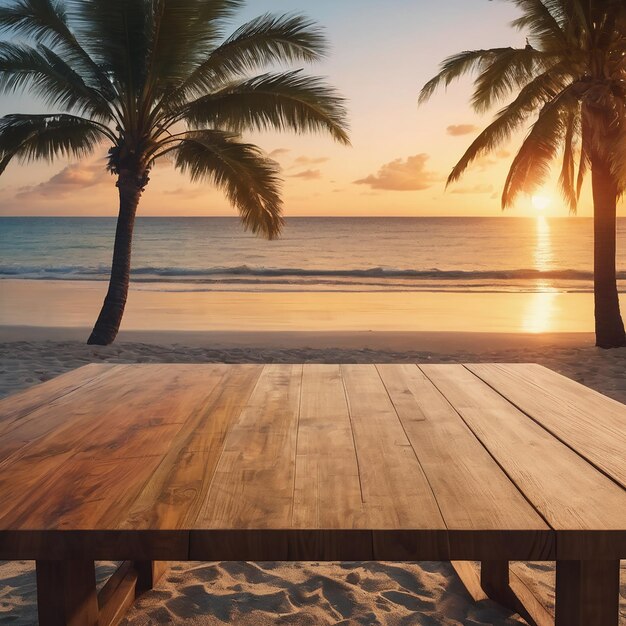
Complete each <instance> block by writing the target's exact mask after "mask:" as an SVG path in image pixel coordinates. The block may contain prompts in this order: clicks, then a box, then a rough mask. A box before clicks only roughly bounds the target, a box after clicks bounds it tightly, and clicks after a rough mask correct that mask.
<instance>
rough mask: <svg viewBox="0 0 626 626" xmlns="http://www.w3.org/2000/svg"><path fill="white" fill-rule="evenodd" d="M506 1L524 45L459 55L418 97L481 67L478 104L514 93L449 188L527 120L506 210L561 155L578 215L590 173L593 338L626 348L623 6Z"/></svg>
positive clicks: (505, 195)
mask: <svg viewBox="0 0 626 626" xmlns="http://www.w3.org/2000/svg"><path fill="white" fill-rule="evenodd" d="M508 1H509V2H512V3H513V4H515V5H517V7H518V8H519V9H521V12H522V15H521V17H519V18H518V19H516V20H515V21H514V22H513V25H514V26H516V27H517V28H519V29H523V30H526V31H527V32H528V33H529V38H528V39H527V43H526V45H525V46H524V47H522V48H511V47H507V48H494V49H491V50H471V51H466V52H461V53H459V54H455V55H453V56H451V57H449V58H447V59H446V60H445V61H444V62H443V63H442V65H441V70H440V72H439V73H438V74H437V75H436V76H435V77H434V78H433V79H431V80H430V81H429V82H427V83H426V85H425V86H424V87H423V88H422V91H421V93H420V102H424V101H425V100H427V99H428V98H430V97H431V96H432V94H433V93H434V92H435V90H436V89H437V88H438V87H440V86H447V85H449V84H450V83H451V82H452V81H454V80H455V79H457V78H459V77H461V76H463V75H464V74H466V73H477V77H476V78H475V81H474V93H473V96H472V105H473V107H474V109H475V110H476V111H478V112H479V113H484V112H485V111H487V110H489V109H490V108H492V107H493V106H495V105H497V104H498V103H501V102H502V101H503V100H505V99H507V98H509V97H511V96H512V95H513V94H514V97H513V99H512V101H511V102H509V103H508V104H506V106H504V107H503V108H501V109H500V111H499V112H498V113H497V114H496V116H495V119H494V120H493V121H492V122H491V124H489V126H487V128H485V130H484V131H483V132H482V133H481V134H480V135H479V136H478V137H477V138H476V139H475V140H474V142H473V143H472V144H471V145H470V147H469V148H468V149H467V151H466V152H465V154H464V155H463V156H462V157H461V159H460V160H459V162H458V163H457V164H456V165H455V166H454V168H453V169H452V172H451V173H450V176H449V177H448V184H449V183H451V182H454V181H457V180H458V179H459V178H460V177H461V176H462V174H463V173H464V172H465V170H466V169H467V168H468V166H469V165H470V164H471V163H472V162H473V161H474V160H476V159H477V158H479V157H481V156H483V155H485V154H487V153H489V152H491V151H493V150H495V149H496V148H497V147H498V146H499V145H501V144H502V143H505V142H507V141H508V140H509V139H511V137H512V136H513V135H514V134H515V133H516V132H518V131H520V130H522V129H524V128H525V127H526V126H527V125H529V124H530V130H529V131H528V134H527V135H526V137H525V139H524V140H523V142H522V145H521V147H520V149H519V151H518V152H517V154H516V156H515V158H514V159H513V162H512V164H511V167H510V170H509V174H508V176H507V179H506V182H505V184H504V190H503V192H502V208H506V207H508V206H510V205H511V204H512V203H513V201H514V200H515V198H516V196H517V195H518V194H519V193H520V192H522V191H524V192H526V193H532V191H533V190H534V189H535V188H537V187H539V186H540V185H542V184H543V183H544V182H545V180H546V178H547V177H548V174H549V172H550V165H551V163H552V162H553V160H554V159H557V158H560V160H561V162H562V163H561V170H560V177H559V182H560V187H561V190H562V192H563V195H564V197H565V200H566V202H567V204H568V206H569V209H570V211H572V212H575V211H576V209H577V206H578V202H579V199H580V192H581V188H582V184H583V180H584V178H585V175H586V173H587V172H588V171H589V172H591V177H592V188H593V200H594V293H595V318H596V343H597V345H598V346H601V347H617V346H623V345H626V333H625V332H624V324H623V322H622V319H621V316H620V307H619V297H618V291H617V283H616V267H615V249H616V237H615V231H616V205H617V200H618V198H619V197H620V196H621V195H622V194H623V193H624V191H625V190H626V2H625V1H624V0H508Z"/></svg>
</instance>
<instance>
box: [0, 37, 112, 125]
mask: <svg viewBox="0 0 626 626" xmlns="http://www.w3.org/2000/svg"><path fill="white" fill-rule="evenodd" d="M24 89H28V90H29V91H30V93H32V94H33V95H35V96H36V97H38V98H40V99H41V100H42V101H43V102H44V103H45V104H47V105H49V106H52V107H60V108H62V109H64V110H66V111H76V112H77V113H80V114H85V113H87V114H89V115H92V116H94V117H96V118H99V119H103V120H106V119H110V118H111V112H110V109H109V105H108V102H107V101H106V100H105V98H104V97H103V96H102V94H101V93H100V92H99V91H98V90H96V89H93V88H91V87H89V86H87V85H86V84H85V82H84V81H83V79H82V77H81V76H80V75H79V74H78V73H77V72H75V71H74V70H73V69H72V68H71V67H70V66H69V65H68V64H67V63H66V62H65V61H64V60H63V59H62V58H61V57H59V56H58V55H57V54H56V53H55V52H53V51H52V50H50V49H49V48H47V47H46V46H44V45H39V47H38V49H34V48H32V47H30V46H25V45H19V44H12V43H7V42H0V91H3V92H5V93H6V92H12V91H20V90H24Z"/></svg>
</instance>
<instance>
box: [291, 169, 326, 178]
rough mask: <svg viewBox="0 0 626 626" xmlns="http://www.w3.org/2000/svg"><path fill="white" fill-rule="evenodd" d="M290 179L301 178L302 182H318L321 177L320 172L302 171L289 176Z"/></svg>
mask: <svg viewBox="0 0 626 626" xmlns="http://www.w3.org/2000/svg"><path fill="white" fill-rule="evenodd" d="M291 177H292V178H302V180H318V179H319V178H321V177H322V172H320V171H319V170H304V171H302V172H298V173H297V174H291Z"/></svg>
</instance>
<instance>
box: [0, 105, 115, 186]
mask: <svg viewBox="0 0 626 626" xmlns="http://www.w3.org/2000/svg"><path fill="white" fill-rule="evenodd" d="M106 137H107V134H106V132H105V129H104V127H101V126H99V125H97V124H96V123H94V122H92V121H91V120H87V119H84V118H81V117H76V116H74V115H66V114H61V115H18V114H14V115H5V116H4V117H2V118H0V174H1V173H2V172H3V171H4V169H5V168H6V166H7V165H8V164H9V162H10V161H11V160H12V159H13V158H18V159H20V160H21V161H25V162H27V161H33V160H36V159H44V160H46V161H53V160H54V159H55V158H57V157H75V158H82V157H84V156H86V155H87V154H89V153H91V152H92V151H93V149H94V148H95V147H96V146H97V145H98V143H99V142H101V141H102V140H103V139H105V138H106Z"/></svg>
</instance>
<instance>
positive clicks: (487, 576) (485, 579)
mask: <svg viewBox="0 0 626 626" xmlns="http://www.w3.org/2000/svg"><path fill="white" fill-rule="evenodd" d="M480 586H481V587H482V588H483V590H484V592H485V593H486V594H487V596H489V597H490V598H491V599H492V600H495V601H496V602H499V603H500V604H502V605H503V606H509V607H510V604H511V587H510V586H509V562H508V561H481V563H480Z"/></svg>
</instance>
